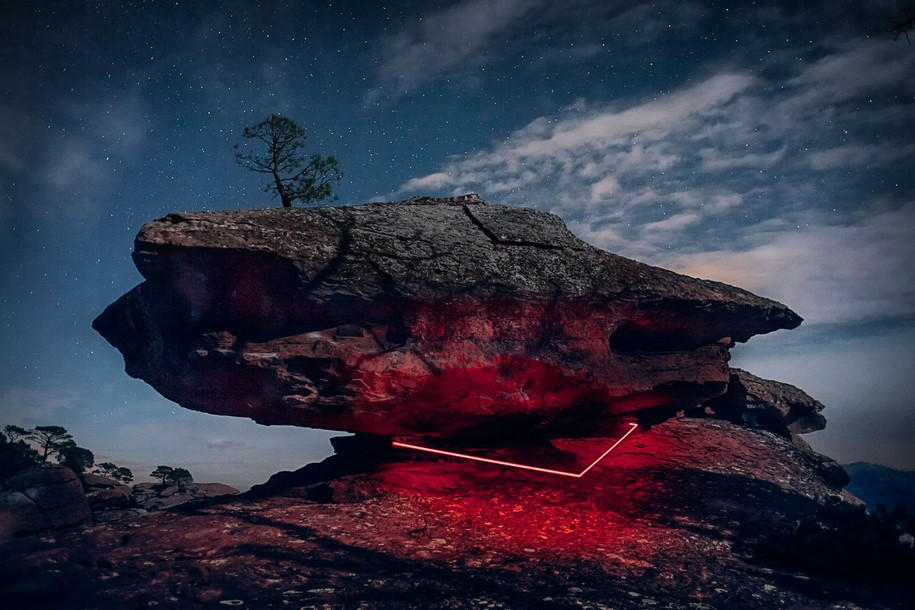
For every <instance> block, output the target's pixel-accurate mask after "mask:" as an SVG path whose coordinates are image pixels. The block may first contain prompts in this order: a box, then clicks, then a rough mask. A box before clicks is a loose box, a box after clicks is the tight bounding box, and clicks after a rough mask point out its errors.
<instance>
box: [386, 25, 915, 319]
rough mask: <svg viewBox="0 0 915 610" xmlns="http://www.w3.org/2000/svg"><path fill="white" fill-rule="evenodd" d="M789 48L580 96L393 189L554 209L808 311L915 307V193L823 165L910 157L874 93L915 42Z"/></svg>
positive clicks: (637, 253)
mask: <svg viewBox="0 0 915 610" xmlns="http://www.w3.org/2000/svg"><path fill="white" fill-rule="evenodd" d="M902 51H905V49H902ZM785 57H786V58H787V59H784V58H783V59H782V61H783V63H781V64H778V65H776V66H773V65H768V66H767V69H766V70H761V71H751V70H735V69H734V68H733V67H731V68H730V69H721V70H719V71H717V72H712V73H711V74H710V75H709V76H707V77H706V78H704V79H701V80H696V81H694V82H693V84H691V85H687V86H683V87H681V88H680V89H676V90H674V91H672V92H670V93H668V94H666V95H662V96H658V97H653V98H650V99H635V100H631V101H630V102H629V103H620V102H615V103H611V104H605V105H600V104H594V103H589V102H588V101H586V100H583V101H580V102H578V103H576V104H575V105H573V106H570V107H569V108H566V109H564V110H562V111H560V112H558V113H556V114H555V115H552V116H542V117H539V118H537V119H534V120H532V121H530V122H529V123H528V124H527V125H526V126H524V127H522V128H520V129H518V130H516V131H515V132H513V133H511V134H509V136H508V137H506V138H504V139H503V140H502V141H500V142H498V143H496V144H494V145H492V146H491V147H489V148H485V149H482V150H479V151H477V152H474V153H471V154H469V155H466V156H461V157H453V158H452V159H450V160H449V161H448V162H447V163H445V164H443V165H442V166H441V167H440V168H438V169H437V170H436V171H435V172H434V173H431V174H428V175H426V176H418V177H416V178H413V179H411V180H408V181H406V182H405V183H404V184H403V185H402V186H401V187H400V188H399V189H398V191H397V193H395V194H396V195H399V196H403V195H414V194H420V193H428V192H430V191H432V192H439V193H442V194H457V193H461V192H467V191H477V192H480V193H481V194H483V195H484V196H486V197H489V198H490V199H491V200H495V201H500V202H504V203H514V204H521V205H530V206H534V207H539V208H541V209H545V210H549V211H552V212H555V213H558V214H560V215H561V216H563V217H564V218H565V220H566V221H567V223H568V225H569V226H570V228H571V229H572V230H573V231H574V232H575V233H577V234H578V235H579V236H580V237H582V238H584V239H586V240H588V241H590V242H592V243H595V244H597V245H599V246H601V247H605V248H607V249H611V250H614V251H617V252H620V253H622V254H625V255H628V256H634V257H637V258H641V259H643V260H646V261H648V262H652V263H656V264H665V265H667V266H670V267H673V268H676V269H678V270H682V271H684V272H687V273H690V274H695V275H700V276H703V277H710V278H711V279H719V280H724V281H729V282H731V283H735V284H737V285H741V286H744V287H746V288H749V289H751V290H757V291H760V292H762V293H763V294H768V295H771V296H774V297H776V298H782V299H783V300H784V301H786V302H787V303H788V304H790V305H792V306H795V307H797V308H798V309H799V310H800V311H801V313H802V314H804V315H806V317H807V318H808V319H809V320H810V321H813V322H842V321H850V320H854V319H874V318H879V317H893V316H896V317H900V316H902V317H904V316H913V315H915V296H913V294H912V292H911V290H910V289H909V288H908V286H911V285H915V271H913V270H912V269H910V267H911V266H910V265H908V263H907V262H901V261H908V260H911V257H912V256H913V255H915V251H913V250H912V248H913V246H912V240H911V227H912V226H913V225H915V212H913V207H912V204H911V203H910V202H911V199H910V197H907V196H906V195H905V194H904V193H901V192H896V191H894V190H893V189H892V188H890V189H889V190H887V191H886V192H883V193H880V194H877V195H875V192H876V191H875V190H874V188H875V186H874V185H873V184H871V183H867V182H864V181H862V179H859V178H858V176H859V175H863V174H862V173H860V172H858V173H854V172H843V173H841V174H839V173H838V172H836V174H837V175H834V177H832V178H831V179H830V181H829V182H823V181H821V180H819V179H817V178H816V177H817V176H823V175H824V174H823V173H821V172H822V171H824V170H829V169H845V170H847V169H851V168H857V169H864V168H867V167H878V166H879V167H888V168H891V167H892V166H893V165H894V164H897V165H898V164H900V163H901V164H906V163H907V160H911V159H912V158H913V153H915V147H913V145H911V144H910V143H909V142H907V141H905V139H904V138H903V137H902V136H901V135H900V134H899V130H898V125H899V123H900V121H902V120H903V119H902V116H901V115H900V114H899V113H898V112H897V111H896V110H895V109H894V108H895V107H894V105H893V104H885V103H884V104H871V103H869V102H868V101H867V100H868V99H872V97H873V96H877V95H884V96H885V95H886V94H887V92H888V91H893V90H899V89H900V88H902V89H905V88H909V89H912V88H913V86H912V85H911V80H912V79H911V78H908V79H907V78H904V77H905V76H906V75H908V76H912V75H915V59H913V58H915V56H912V54H910V53H906V52H900V48H899V46H898V45H895V46H893V45H892V43H891V41H890V42H887V41H885V40H870V39H853V40H848V41H844V42H843V43H842V44H841V45H833V46H830V47H824V48H823V50H822V53H820V56H819V58H818V59H817V60H816V61H814V62H812V63H809V64H804V63H802V62H801V63H797V62H794V63H792V62H791V61H788V59H790V58H788V56H787V55H786V56H785ZM785 61H787V63H784V62H785ZM775 68H777V69H775ZM860 70H863V71H864V74H862V73H861V72H859V71H860ZM868 71H871V72H875V73H879V74H877V75H875V76H873V77H872V78H871V77H868V76H866V72H868ZM850 72H851V73H850ZM772 74H782V75H783V76H780V77H775V76H772ZM827 100H828V101H827ZM837 122H840V124H839V125H837ZM874 132H877V133H879V134H881V136H880V138H879V139H878V140H877V142H879V145H878V144H876V143H873V141H872V140H871V141H868V139H867V138H870V136H871V134H872V133H874ZM908 165H911V162H910V161H909V162H908ZM812 170H816V171H812ZM842 252H854V253H855V254H854V256H853V257H852V258H851V259H850V258H849V257H848V256H842V255H840V253H842Z"/></svg>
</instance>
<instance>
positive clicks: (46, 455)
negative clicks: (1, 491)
mask: <svg viewBox="0 0 915 610" xmlns="http://www.w3.org/2000/svg"><path fill="white" fill-rule="evenodd" d="M48 463H57V464H63V465H64V466H67V467H69V468H70V469H72V470H73V471H74V472H76V473H77V474H82V473H84V472H87V471H89V470H90V469H93V470H92V471H93V472H95V473H97V474H104V475H106V476H109V477H111V478H113V479H115V480H118V481H121V482H122V483H129V482H130V481H132V480H133V473H132V472H131V471H130V469H129V468H124V467H120V466H117V465H115V464H112V463H111V462H104V463H102V464H99V465H98V466H96V465H95V455H93V453H92V451H90V450H89V449H86V448H85V447H80V446H79V445H77V444H76V441H75V440H73V436H72V435H71V434H70V433H69V432H67V429H66V428H63V427H61V426H35V427H34V428H22V427H20V426H14V425H7V426H4V428H3V433H0V478H6V477H8V476H10V475H13V474H15V473H17V472H19V471H21V470H25V469H26V468H29V467H32V466H40V465H42V464H48ZM93 467H94V468H93Z"/></svg>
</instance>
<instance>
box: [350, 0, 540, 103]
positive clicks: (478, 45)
mask: <svg viewBox="0 0 915 610" xmlns="http://www.w3.org/2000/svg"><path fill="white" fill-rule="evenodd" d="M538 4H540V2H539V0H499V1H496V2H492V1H491V0H466V1H464V2H459V3H457V4H455V5H453V6H450V7H448V8H446V9H442V10H439V11H435V12H430V13H428V14H425V15H423V16H421V17H419V18H418V19H415V20H413V21H411V22H408V23H406V24H404V26H403V27H402V28H401V29H400V30H398V31H397V32H395V33H393V34H389V35H387V36H384V37H383V38H382V39H381V41H380V43H379V50H378V55H379V57H380V65H379V67H378V85H377V86H376V87H374V88H372V89H371V90H369V92H368V93H367V94H366V96H365V101H366V103H367V104H371V103H374V102H376V101H378V100H379V99H381V98H382V97H385V96H392V97H396V96H399V95H403V94H404V93H407V92H408V91H411V90H413V89H415V88H416V87H418V86H420V85H423V84H425V83H428V82H430V81H432V80H434V79H435V78H436V77H437V76H438V75H439V74H440V73H442V72H444V71H446V70H448V69H450V68H453V67H455V66H457V65H458V64H462V65H463V66H464V67H466V66H467V65H474V64H477V63H478V62H480V61H481V58H480V57H478V56H477V54H478V53H480V52H481V51H483V50H484V49H485V47H486V46H487V44H488V43H490V42H491V41H492V40H493V39H494V38H495V37H496V36H498V35H500V34H501V33H502V32H504V31H505V30H506V29H508V28H509V27H511V26H512V25H514V24H515V23H517V22H518V20H520V19H521V18H522V17H523V16H525V15H526V14H527V13H528V12H530V11H531V10H532V9H533V8H535V7H536V6H537V5H538Z"/></svg>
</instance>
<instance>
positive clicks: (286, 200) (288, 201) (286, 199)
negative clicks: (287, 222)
mask: <svg viewBox="0 0 915 610" xmlns="http://www.w3.org/2000/svg"><path fill="white" fill-rule="evenodd" d="M273 181H274V182H275V183H276V192H277V193H279V195H280V199H282V201H283V207H284V208H291V207H292V198H291V197H290V196H289V193H287V192H286V187H284V186H283V181H282V180H280V175H279V174H278V173H276V170H274V172H273Z"/></svg>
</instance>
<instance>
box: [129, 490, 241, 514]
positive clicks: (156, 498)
mask: <svg viewBox="0 0 915 610" xmlns="http://www.w3.org/2000/svg"><path fill="white" fill-rule="evenodd" d="M237 493H238V490H237V489H235V488H234V487H231V486H229V485H225V484H223V483H188V484H186V485H183V486H181V487H178V486H177V485H171V486H168V487H162V486H160V485H157V484H155V483H137V484H136V485H134V486H133V493H132V499H133V501H134V502H135V503H136V504H137V505H138V506H140V507H141V508H144V509H146V510H163V509H166V508H172V507H175V506H179V505H181V504H186V503H188V502H193V501H195V500H205V499H208V498H218V497H220V496H233V495H235V494H237Z"/></svg>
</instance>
